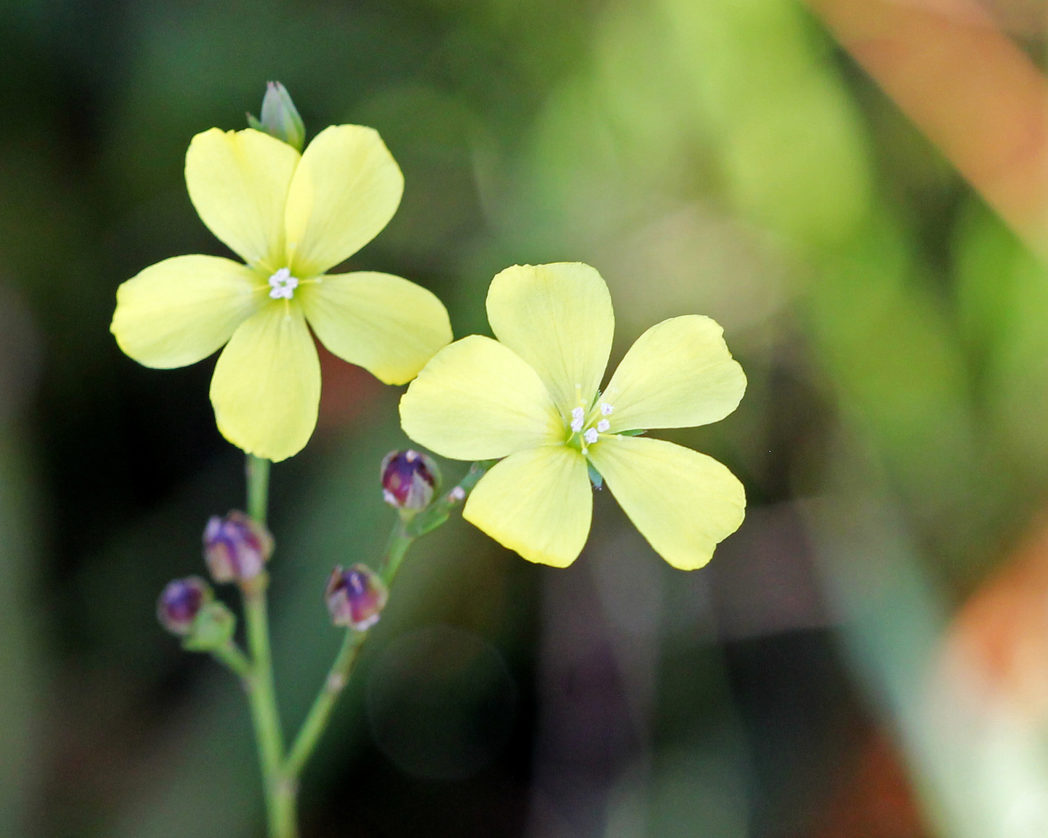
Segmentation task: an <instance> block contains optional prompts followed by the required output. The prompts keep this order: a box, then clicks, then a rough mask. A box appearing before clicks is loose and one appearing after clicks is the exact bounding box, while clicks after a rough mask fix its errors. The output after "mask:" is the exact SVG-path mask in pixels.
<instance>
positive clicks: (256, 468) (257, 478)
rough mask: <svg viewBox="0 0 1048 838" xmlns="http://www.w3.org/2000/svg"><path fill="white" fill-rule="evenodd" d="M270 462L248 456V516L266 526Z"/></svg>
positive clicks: (246, 471) (246, 468)
mask: <svg viewBox="0 0 1048 838" xmlns="http://www.w3.org/2000/svg"><path fill="white" fill-rule="evenodd" d="M269 466H270V462H269V460H264V459H262V458H261V457H256V456H254V455H253V454H248V455H247V464H246V466H245V473H246V475H247V514H248V515H250V516H251V517H252V518H254V519H255V520H256V521H258V523H260V524H262V525H263V526H265V524H266V510H267V507H268V506H269Z"/></svg>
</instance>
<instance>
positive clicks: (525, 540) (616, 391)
mask: <svg viewBox="0 0 1048 838" xmlns="http://www.w3.org/2000/svg"><path fill="white" fill-rule="evenodd" d="M487 310H488V321H489V322H490V323H491V328H492V331H493V332H494V333H495V336H496V337H497V338H498V340H492V339H491V338H487V337H481V336H479V335H472V336H470V337H467V338H463V339H462V340H459V341H456V342H455V343H452V344H451V345H450V346H446V347H444V348H443V349H442V350H441V351H440V352H438V353H437V354H436V355H435V356H434V357H433V358H432V359H431V360H430V362H429V363H428V364H427V365H426V366H425V368H424V369H423V370H422V372H421V373H419V376H418V378H416V379H415V380H414V381H413V382H412V383H411V385H410V386H409V387H408V389H407V392H406V393H405V394H404V396H403V398H402V399H401V402H400V417H401V422H402V424H403V427H404V432H405V433H406V434H407V435H408V436H409V437H411V439H413V440H415V442H417V443H419V444H420V445H424V446H426V447H427V448H430V449H431V450H433V451H435V452H436V453H438V454H440V455H442V456H444V457H450V458H452V459H457V460H489V459H499V458H505V459H502V460H501V462H499V463H497V464H496V465H495V466H494V467H493V468H492V469H491V471H489V472H488V473H487V474H485V475H484V477H482V478H481V480H480V482H479V483H477V486H476V488H475V489H474V490H473V492H472V493H471V494H470V496H469V499H468V500H467V502H466V505H465V507H464V509H463V513H462V514H463V517H464V518H465V519H466V520H467V521H470V522H471V523H473V524H474V525H476V526H477V527H479V528H480V529H481V530H483V531H484V532H486V533H487V534H488V535H490V536H491V537H492V538H494V539H495V540H496V541H498V542H500V543H501V544H503V545H504V546H506V547H509V548H510V549H512V550H515V551H517V552H518V553H519V554H520V555H522V556H523V557H524V558H526V559H530V560H531V561H534V562H543V563H545V564H550V565H555V566H557V567H564V566H567V565H569V564H571V563H572V562H573V561H574V560H575V558H576V557H577V556H578V555H579V553H580V552H581V550H582V547H583V545H584V544H585V542H586V537H587V535H588V534H589V528H590V518H591V513H592V506H593V496H592V491H591V489H590V479H589V469H590V468H591V467H592V468H593V469H594V470H595V471H596V472H598V473H599V474H600V475H601V477H602V478H603V481H604V482H605V483H607V485H608V488H609V489H610V490H611V493H612V494H613V495H614V496H615V498H616V500H618V502H619V504H620V505H621V506H622V508H623V509H624V510H625V511H626V514H627V515H628V516H629V518H630V520H632V521H633V523H634V524H635V525H636V527H637V529H638V530H640V532H641V534H642V535H643V536H644V537H645V538H646V539H647V540H648V542H649V543H650V544H651V546H652V547H653V548H654V549H655V551H656V552H657V553H659V555H661V556H662V557H663V558H664V559H665V560H666V561H668V562H669V563H670V564H671V565H673V566H674V567H677V568H680V569H682V570H692V569H694V568H697V567H702V566H703V565H704V564H706V563H707V562H708V561H709V560H710V557H711V556H712V555H713V550H714V547H715V546H716V545H717V543H718V542H720V541H721V540H723V539H724V538H726V537H727V536H728V535H730V534H731V533H733V532H735V530H737V529H738V528H739V525H740V524H741V523H742V519H743V515H744V514H745V507H746V497H745V493H744V491H743V488H742V484H741V483H740V482H739V481H738V480H737V479H736V478H735V476H734V475H733V474H732V473H731V472H730V471H728V469H727V468H725V467H724V466H723V465H721V464H720V463H718V462H717V461H716V460H714V459H712V458H710V457H707V456H706V455H705V454H699V453H697V452H695V451H692V450H690V449H688V448H683V447H682V446H680V445H675V444H673V443H670V442H665V441H663V440H658V439H649V438H646V437H640V436H637V435H636V432H638V431H640V430H647V429H650V428H682V427H691V426H694V425H704V424H707V423H709V422H716V421H717V420H718V419H722V418H724V417H725V416H727V415H728V414H729V413H731V412H732V411H733V410H734V409H735V408H736V406H737V405H738V404H739V401H740V399H741V398H742V394H743V391H744V390H745V389H746V377H745V375H744V374H743V372H742V368H741V367H740V366H739V365H738V363H736V362H735V361H733V360H732V358H731V355H730V354H729V352H728V347H727V346H726V345H725V343H724V339H723V337H722V334H723V332H722V329H721V328H720V326H718V325H717V324H716V323H715V322H714V321H713V320H711V319H710V318H708V317H701V316H699V315H687V316H684V317H674V318H672V319H670V320H664V321H663V322H662V323H659V324H658V325H657V326H653V327H652V328H650V329H648V331H647V332H645V333H644V334H643V335H641V337H640V338H639V339H638V340H637V342H636V343H635V344H633V346H632V348H631V349H630V350H629V352H627V353H626V356H625V357H624V358H623V359H622V363H621V364H619V367H618V369H617V370H616V371H615V374H614V375H612V377H611V380H610V381H609V382H608V384H607V386H606V387H605V388H604V390H603V391H601V390H599V389H598V388H599V386H600V382H601V380H602V378H603V375H604V370H605V367H606V366H607V363H608V355H609V353H610V351H611V340H612V332H613V330H614V315H613V314H612V309H611V297H610V295H609V294H608V288H607V286H606V285H605V284H604V280H603V279H602V278H601V276H600V274H598V273H597V271H595V270H594V269H593V268H591V267H589V266H588V265H583V264H580V263H561V264H554V265H537V266H530V265H528V266H519V265H518V266H515V267H512V268H507V269H506V270H504V271H502V273H500V274H499V275H498V276H496V277H495V279H494V280H492V283H491V288H490V289H489V290H488V298H487Z"/></svg>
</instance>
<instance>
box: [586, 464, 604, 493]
mask: <svg viewBox="0 0 1048 838" xmlns="http://www.w3.org/2000/svg"><path fill="white" fill-rule="evenodd" d="M586 471H588V472H589V479H590V483H592V484H593V488H594V489H600V488H601V487H603V486H604V477H603V476H602V475H601V473H600V472H599V471H597V470H596V469H595V468H594V467H593V463H591V462H590V461H589V460H587V461H586Z"/></svg>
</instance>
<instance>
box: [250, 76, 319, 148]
mask: <svg viewBox="0 0 1048 838" xmlns="http://www.w3.org/2000/svg"><path fill="white" fill-rule="evenodd" d="M247 121H248V125H250V126H251V127H252V128H254V129H255V130H257V131H263V132H264V133H266V134H269V135H270V136H271V137H276V138H277V139H278V140H283V141H284V142H285V143H287V144H288V145H289V146H292V147H293V148H294V149H295V150H297V151H302V146H303V145H304V144H305V141H306V128H305V125H303V123H302V117H301V116H299V114H298V109H297V108H296V107H295V103H294V102H292V101H291V94H290V93H288V92H287V88H286V87H284V85H282V84H281V83H280V82H278V81H271V82H267V83H266V95H265V96H264V97H262V118H261V119H255V117H253V116H251V114H248V117H247Z"/></svg>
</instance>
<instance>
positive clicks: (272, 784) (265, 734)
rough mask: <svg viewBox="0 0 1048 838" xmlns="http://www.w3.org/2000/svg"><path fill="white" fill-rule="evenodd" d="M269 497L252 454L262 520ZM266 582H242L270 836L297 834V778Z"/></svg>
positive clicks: (251, 476)
mask: <svg viewBox="0 0 1048 838" xmlns="http://www.w3.org/2000/svg"><path fill="white" fill-rule="evenodd" d="M268 499H269V460H264V459H261V458H259V457H254V456H251V455H248V458H247V509H248V514H249V515H250V516H251V517H252V518H254V519H255V520H256V521H258V522H259V523H260V524H263V525H264V524H265V522H266V507H267V505H268ZM268 583H269V580H268V577H267V576H266V574H265V573H262V574H260V575H259V576H256V577H255V578H254V579H252V580H250V581H249V582H247V583H245V584H244V585H243V586H242V588H241V593H242V594H243V598H244V620H245V623H246V629H245V630H246V633H247V645H248V650H249V652H250V654H251V669H252V671H251V675H250V677H249V678H248V679H247V680H246V681H245V684H246V685H247V698H248V703H249V704H250V706H251V720H252V722H253V723H254V726H255V739H256V741H257V743H258V759H259V765H260V767H261V769H262V786H263V791H264V794H265V799H266V813H267V815H268V821H269V835H270V836H271V838H294V837H295V836H296V835H297V834H298V830H297V827H296V824H295V789H294V786H293V784H289V783H286V782H285V780H284V775H283V774H282V772H281V763H282V762H283V759H284V734H283V732H282V731H281V728H280V712H279V710H278V708H277V698H276V688H275V685H274V683H273V655H272V652H271V650H270V646H269V608H268V604H267V601H266V588H267V586H268Z"/></svg>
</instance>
